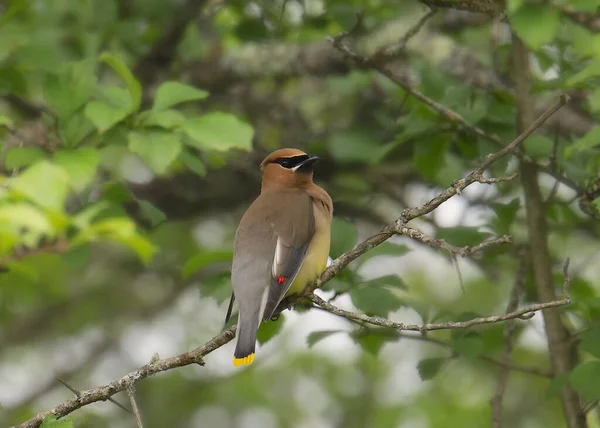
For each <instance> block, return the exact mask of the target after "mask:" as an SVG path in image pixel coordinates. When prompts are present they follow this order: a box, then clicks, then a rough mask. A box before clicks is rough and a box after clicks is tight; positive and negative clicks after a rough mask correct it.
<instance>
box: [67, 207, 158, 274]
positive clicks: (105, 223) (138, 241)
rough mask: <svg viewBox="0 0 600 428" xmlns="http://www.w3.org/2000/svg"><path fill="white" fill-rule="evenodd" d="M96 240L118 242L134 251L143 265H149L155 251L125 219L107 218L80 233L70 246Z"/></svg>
mask: <svg viewBox="0 0 600 428" xmlns="http://www.w3.org/2000/svg"><path fill="white" fill-rule="evenodd" d="M96 240H107V241H114V242H119V243H121V244H123V245H125V246H127V247H129V248H130V249H132V250H133V251H135V252H136V253H137V255H138V257H139V258H140V260H141V261H142V262H143V263H145V264H149V263H150V261H151V260H152V257H153V255H154V253H155V251H156V248H155V247H154V245H153V244H152V243H151V242H150V241H148V240H147V239H146V238H144V237H142V236H140V235H138V234H137V233H136V230H135V223H133V221H132V220H131V219H129V218H126V217H116V218H108V219H105V220H101V221H99V222H96V223H94V224H92V225H90V226H89V227H87V228H85V229H83V230H82V231H80V233H79V234H78V235H77V236H76V237H75V238H74V239H73V241H72V244H73V245H74V246H75V245H80V244H82V243H86V242H92V241H96Z"/></svg>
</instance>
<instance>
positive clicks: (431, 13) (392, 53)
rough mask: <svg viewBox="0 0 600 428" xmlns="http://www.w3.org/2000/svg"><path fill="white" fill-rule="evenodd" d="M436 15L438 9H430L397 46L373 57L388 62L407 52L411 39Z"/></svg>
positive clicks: (385, 49)
mask: <svg viewBox="0 0 600 428" xmlns="http://www.w3.org/2000/svg"><path fill="white" fill-rule="evenodd" d="M436 13H437V9H436V8H434V7H431V8H430V9H429V12H427V13H426V14H425V15H423V16H422V17H421V19H419V20H418V21H417V23H416V24H415V25H414V26H412V27H411V28H409V29H408V31H407V32H406V34H404V36H402V38H401V39H400V41H399V42H398V44H397V45H392V46H386V47H384V48H383V49H380V50H379V52H377V53H376V54H375V55H373V57H374V58H377V60H387V59H389V58H394V57H397V56H398V55H400V54H401V53H402V52H403V51H404V50H405V48H406V44H407V43H408V42H409V41H410V39H412V38H413V37H414V36H416V35H417V33H418V32H419V31H420V30H421V28H422V27H423V26H424V25H425V23H426V22H427V21H429V19H430V18H432V17H433V16H434V15H435V14H436Z"/></svg>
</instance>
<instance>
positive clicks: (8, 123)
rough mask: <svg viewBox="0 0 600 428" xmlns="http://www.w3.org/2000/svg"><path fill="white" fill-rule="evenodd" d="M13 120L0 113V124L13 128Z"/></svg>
mask: <svg viewBox="0 0 600 428" xmlns="http://www.w3.org/2000/svg"><path fill="white" fill-rule="evenodd" d="M13 125H14V124H13V120H12V119H11V118H10V117H8V116H6V115H3V114H0V126H4V127H6V128H12V127H13Z"/></svg>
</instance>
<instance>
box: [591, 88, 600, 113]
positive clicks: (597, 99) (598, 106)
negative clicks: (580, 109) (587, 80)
mask: <svg viewBox="0 0 600 428" xmlns="http://www.w3.org/2000/svg"><path fill="white" fill-rule="evenodd" d="M589 103H590V110H591V111H592V113H598V112H600V89H596V90H595V91H594V92H592V94H591V95H590V98H589Z"/></svg>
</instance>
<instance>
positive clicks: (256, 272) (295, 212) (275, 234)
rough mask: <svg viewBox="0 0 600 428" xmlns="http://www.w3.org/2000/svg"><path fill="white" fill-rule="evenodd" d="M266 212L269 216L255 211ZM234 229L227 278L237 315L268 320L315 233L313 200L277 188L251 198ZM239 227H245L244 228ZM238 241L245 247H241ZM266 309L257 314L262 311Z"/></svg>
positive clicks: (285, 291)
mask: <svg viewBox="0 0 600 428" xmlns="http://www.w3.org/2000/svg"><path fill="white" fill-rule="evenodd" d="M256 211H258V212H268V213H269V214H268V215H267V216H257V215H254V213H255V212H256ZM246 216H248V217H249V218H257V219H260V220H257V221H251V222H248V221H242V222H240V227H239V228H238V230H237V232H236V239H235V241H236V242H235V248H234V257H233V265H232V275H231V281H232V286H233V292H234V295H235V299H236V300H237V302H238V305H239V307H240V313H242V312H244V313H245V314H247V315H246V316H248V317H251V318H254V317H260V316H261V315H262V319H263V320H268V319H269V318H271V316H272V314H273V312H274V311H275V309H276V308H277V305H279V303H280V302H281V300H282V299H283V297H284V296H285V293H287V291H288V290H289V288H290V286H291V285H292V283H293V281H294V279H295V277H296V275H297V274H298V271H299V270H300V267H301V266H302V263H303V262H304V259H305V257H306V252H307V250H308V245H309V244H310V241H311V239H312V236H313V235H314V229H315V227H314V215H313V211H312V200H311V198H310V196H308V195H307V194H306V193H305V192H302V191H298V192H290V191H286V192H281V194H279V195H277V196H276V197H273V195H272V194H271V197H270V198H269V199H268V204H267V199H265V198H264V197H263V196H260V197H259V198H257V199H256V201H254V203H253V204H252V205H251V206H250V207H249V208H248V211H247V212H246V214H245V215H244V217H246ZM242 225H243V226H242ZM240 242H244V243H245V244H246V245H244V247H241V246H240V245H239V244H240ZM263 307H264V310H263V311H262V314H261V313H260V312H261V309H262V308H263Z"/></svg>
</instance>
